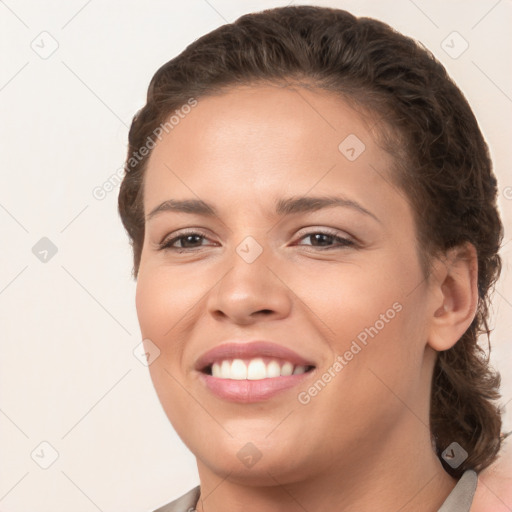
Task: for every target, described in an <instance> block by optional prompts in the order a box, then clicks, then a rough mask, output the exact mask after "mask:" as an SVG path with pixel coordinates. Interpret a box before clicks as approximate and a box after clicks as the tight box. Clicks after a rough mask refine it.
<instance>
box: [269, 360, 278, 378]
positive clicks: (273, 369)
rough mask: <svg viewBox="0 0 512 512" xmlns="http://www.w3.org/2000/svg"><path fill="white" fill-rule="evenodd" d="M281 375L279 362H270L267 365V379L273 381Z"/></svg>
mask: <svg viewBox="0 0 512 512" xmlns="http://www.w3.org/2000/svg"><path fill="white" fill-rule="evenodd" d="M279 375H281V367H280V366H279V363H278V362H277V361H270V363H268V364H267V379H271V378H272V377H279Z"/></svg>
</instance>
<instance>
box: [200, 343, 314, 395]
mask: <svg viewBox="0 0 512 512" xmlns="http://www.w3.org/2000/svg"><path fill="white" fill-rule="evenodd" d="M195 369H196V370H197V371H198V372H199V374H200V380H201V381H202V382H203V384H204V385H205V386H206V388H207V389H208V390H209V391H210V392H212V393H213V394H214V395H216V396H217V397H219V398H221V399H223V400H228V401H233V402H239V403H252V402H261V401H264V400H268V399H270V398H272V397H273V396H275V395H276V394H278V393H280V392H283V391H285V390H287V389H290V388H292V387H295V386H297V385H298V384H299V383H300V382H302V381H303V380H304V379H306V378H308V377H309V376H310V375H311V374H312V373H314V370H315V369H316V365H315V364H314V363H313V362H312V361H308V360H306V359H305V358H303V357H301V356H299V355H298V354H297V353H295V352H294V351H292V350H290V349H288V348H286V347H283V346H281V345H277V344H275V343H271V342H266V341H253V342H248V343H227V344H223V345H220V346H218V347H215V348H214V349H212V350H210V351H208V352H206V353H205V354H203V355H202V356H201V357H200V358H199V359H198V361H197V363H196V366H195Z"/></svg>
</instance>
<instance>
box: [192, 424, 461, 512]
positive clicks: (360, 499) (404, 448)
mask: <svg viewBox="0 0 512 512" xmlns="http://www.w3.org/2000/svg"><path fill="white" fill-rule="evenodd" d="M374 441H375V442H373V443H368V442H366V440H365V442H361V446H360V448H359V447H358V449H357V450H354V452H355V453H352V454H350V455H348V456H345V455H346V454H343V456H341V455H340V456H338V457H336V456H335V455H333V457H332V458H333V461H332V463H331V464H329V465H323V467H322V471H314V470H315V468H314V467H313V468H312V469H311V470H309V473H308V474H307V475H304V474H302V477H301V478H296V479H295V480H294V479H293V477H292V478H290V477H289V476H287V478H286V480H284V479H283V478H281V479H280V477H279V473H277V472H276V471H275V469H272V468H265V467H263V464H261V466H260V467H259V470H258V469H257V468H258V465H256V466H254V467H253V468H252V469H251V470H250V471H251V472H253V471H254V473H249V474H248V476H247V474H246V475H237V474H235V473H233V472H231V473H229V474H228V475H222V476H221V475H218V474H215V473H214V472H213V471H211V470H210V468H208V467H207V466H206V465H204V464H203V463H202V462H201V461H199V460H198V471H199V478H200V482H201V496H200V498H199V502H198V504H197V507H196V509H197V511H198V512H206V511H207V512H221V511H222V512H240V511H241V510H243V511H244V512H260V511H261V510H265V511H266V512H278V511H282V510H286V512H304V510H307V511H308V512H320V511H322V512H324V511H325V510H336V511H339V512H349V511H350V512H353V511H356V510H379V511H380V512H396V511H397V510H400V512H437V510H438V509H439V507H440V506H441V505H442V504H443V502H444V500H445V499H446V497H447V496H448V494H449V493H450V492H451V491H452V489H453V487H454V486H455V484H456V481H455V480H454V479H453V478H452V477H451V476H450V475H449V474H448V473H446V471H445V470H444V469H443V467H442V465H441V462H440V461H439V459H438V458H437V456H436V454H435V453H434V452H433V450H432V445H431V441H430V432H429V429H428V427H426V426H425V425H424V424H422V422H421V421H420V420H419V419H418V418H417V417H416V416H414V415H413V414H408V415H405V420H404V422H403V428H399V429H393V434H392V435H390V436H388V437H387V438H386V439H384V438H381V439H380V440H379V439H377V440H374ZM260 462H263V459H262V461H260ZM258 464H260V463H258ZM256 471H258V473H256ZM297 474H298V473H297ZM251 475H252V477H253V478H251ZM287 475H290V473H287ZM255 481H257V482H258V485H254V482H255ZM263 482H264V483H263Z"/></svg>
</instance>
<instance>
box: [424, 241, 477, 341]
mask: <svg viewBox="0 0 512 512" xmlns="http://www.w3.org/2000/svg"><path fill="white" fill-rule="evenodd" d="M430 277H431V284H430V286H431V291H432V293H431V298H432V302H431V305H432V307H431V308H430V310H431V312H432V313H431V317H430V332H429V337H428V345H430V347H432V348H433V349H434V350H437V351H443V350H448V349H449V348H451V347H453V346H454V345H455V343H457V341H458V340H459V339H460V338H461V336H462V335H463V334H464V333H465V332H466V330H467V329H468V327H469V326H470V325H471V322H472V321H473V319H474V318H475V314H476V310H477V306H478V257H477V253H476V249H475V247H474V245H473V244H471V243H469V242H466V243H465V244H463V245H461V246H457V247H454V248H452V249H450V250H449V251H448V252H447V253H446V254H445V255H444V257H443V258H442V259H437V260H436V261H435V263H434V268H433V271H432V273H431V276H430Z"/></svg>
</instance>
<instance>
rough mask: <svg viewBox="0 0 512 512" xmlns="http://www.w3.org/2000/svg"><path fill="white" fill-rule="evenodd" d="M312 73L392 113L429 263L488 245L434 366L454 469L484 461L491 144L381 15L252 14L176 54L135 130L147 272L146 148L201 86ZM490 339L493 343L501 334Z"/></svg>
mask: <svg viewBox="0 0 512 512" xmlns="http://www.w3.org/2000/svg"><path fill="white" fill-rule="evenodd" d="M262 81H266V82H270V83H281V84H282V83H290V82H294V83H295V84H297V83H298V84H300V85H304V84H312V85H314V86H316V87H318V88H321V89H325V90H329V91H331V92H334V93H337V94H338V95H341V96H342V97H343V98H344V99H346V100H347V101H349V102H351V103H352V104H355V105H357V106H359V107H361V108H363V109H365V110H366V111H367V112H370V113H372V112H373V113H375V114H378V115H379V116H380V119H381V120H382V122H381V123H379V124H380V126H379V128H378V135H379V137H380V138H381V139H382V140H381V143H382V144H383V145H384V146H385V149H387V150H388V151H389V152H390V153H391V154H393V155H394V157H395V158H394V160H395V162H396V169H395V172H394V173H393V176H394V177H393V179H394V180H395V181H396V184H397V186H398V187H399V189H401V190H403V191H404V193H405V195H406V196H407V198H408V200H409V201H410V203H411V205H412V206H413V210H414V214H415V221H416V226H417V237H418V242H419V247H420V248H421V256H422V260H423V261H422V263H424V269H425V270H426V274H427V273H428V269H429V265H430V262H431V258H432V257H433V256H434V255H436V254H442V253H444V252H445V251H447V250H448V249H450V248H452V247H455V246H458V245H461V244H463V243H464V242H470V243H471V244H473V245H474V246H475V248H476V250H477V254H478V295H479V299H478V310H477V313H476V316H475V318H474V320H473V322H472V323H471V325H470V327H469V328H468V329H467V331H466V332H465V333H464V335H463V336H462V337H461V338H460V340H459V341H458V342H457V343H456V344H455V345H454V346H453V347H452V348H451V349H449V350H446V351H443V352H440V353H439V354H438V357H437V362H436V365H435V369H434V375H433V381H432V393H431V407H430V428H431V432H432V436H433V440H434V442H435V446H436V450H437V454H438V456H439V457H440V459H441V461H442V462H443V465H444V467H445V469H446V470H447V471H448V472H449V473H450V474H452V475H453V476H455V477H458V476H460V475H461V474H462V472H463V471H464V470H466V469H468V468H473V469H475V470H477V471H479V470H482V469H483V468H485V467H487V466H488V465H489V464H491V463H492V462H493V460H494V459H495V458H496V456H497V454H498V451H499V449H500V445H501V440H502V437H503V436H500V430H501V413H500V409H499V408H498V407H497V406H496V405H495V404H494V401H495V400H496V399H498V398H499V397H500V395H499V392H498V389H499V384H500V376H499V374H498V373H497V372H494V371H493V370H492V369H491V367H490V365H489V355H487V356H485V352H484V350H483V349H482V348H481V347H480V346H479V345H478V343H477V341H478V338H479V336H480V335H481V334H485V335H486V336H487V339H488V340H489V333H490V329H489V327H488V322H487V320H488V306H489V300H490V299H489V295H490V293H491V290H492V288H493V287H494V284H495V282H496V280H497V278H498V276H499V274H500V270H501V259H500V256H499V255H498V250H499V248H500V245H501V241H502V238H503V226H502V223H501V220H500V218H499V214H498V211H497V206H496V196H497V182H496V178H495V177H494V174H493V172H492V164H491V160H490V157H489V152H488V148H487V144H486V143H485V141H484V139H483V136H482V133H481V132H480V129H479V127H478V123H477V121H476V119H475V117H474V115H473V113H472V111H471V108H470V107H469V105H468V103H467V101H466V99H465V97H464V95H463V94H462V92H461V91H460V90H459V89H458V88H457V86H456V85H455V84H454V83H453V82H452V80H451V79H450V77H449V76H448V75H447V73H446V70H445V69H444V67H443V66H442V65H441V64H440V63H439V62H438V61H437V60H436V59H435V58H434V56H433V55H432V54H431V53H430V52H429V51H428V50H426V49H425V48H424V47H422V46H421V45H420V44H419V43H417V42H416V41H414V40H413V39H411V38H408V37H405V36H403V35H402V34H399V33H398V32H396V31H394V30H393V29H392V28H391V27H389V26H388V25H386V24H384V23H382V22H379V21H377V20H374V19H370V18H356V17H354V16H353V15H351V14H350V13H348V12H346V11H342V10H339V9H332V8H324V7H313V6H293V7H283V8H276V9H270V10H266V11H263V12H259V13H252V14H247V15H244V16H242V17H240V18H239V19H238V20H236V21H235V22H234V23H231V24H227V25H224V26H221V27H219V28H218V29H216V30H214V31H212V32H210V33H208V34H206V35H204V36H203V37H201V38H200V39H198V40H196V41H194V42H193V43H192V44H190V45H189V46H188V47H187V48H186V49H185V50H184V51H183V52H182V53H181V54H180V55H178V56H177V57H175V58H174V59H172V60H170V61H169V62H167V63H166V64H164V65H163V66H162V67H161V68H160V69H158V71H157V72H156V73H155V75H154V76H153V78H152V80H151V83H150V85H149V89H148V94H147V103H146V105H145V106H144V107H143V108H142V109H141V110H140V111H139V112H137V114H136V115H135V117H134V118H133V122H132V125H131V128H130V132H129V148H128V156H127V160H126V165H125V176H124V179H123V182H122V184H121V190H120V194H119V213H120V215H121V219H122V222H123V224H124V226H125V228H126V230H127V232H128V235H129V237H130V242H131V244H132V247H133V255H134V268H133V275H134V277H135V278H136V277H137V274H138V268H139V264H140V258H141V252H142V246H143V241H144V208H143V179H144V170H145V167H146V165H147V161H148V158H149V156H150V152H149V153H148V151H145V152H144V153H146V154H145V155H143V156H140V155H141V154H142V153H143V152H142V151H141V148H143V147H150V146H149V141H153V137H154V136H155V134H156V133H158V127H159V126H161V125H162V124H163V123H165V122H166V120H167V119H169V117H170V116H171V115H173V113H174V112H178V110H177V109H180V108H181V107H182V106H183V105H186V104H187V103H190V99H191V98H200V97H201V96H205V95H207V94H214V93H218V92H222V91H223V90H224V89H226V88H229V87H230V86H235V85H242V84H254V83H257V82H262ZM489 349H490V343H489ZM454 441H455V442H458V443H459V444H460V445H461V446H462V447H463V448H464V449H465V450H466V451H467V452H468V458H467V459H466V460H465V461H464V462H463V463H462V464H461V465H460V466H459V467H457V468H451V467H450V466H449V465H448V464H446V462H445V461H444V460H443V459H442V457H441V453H442V452H443V450H444V449H446V448H447V447H448V446H449V445H450V444H451V443H452V442H454Z"/></svg>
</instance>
